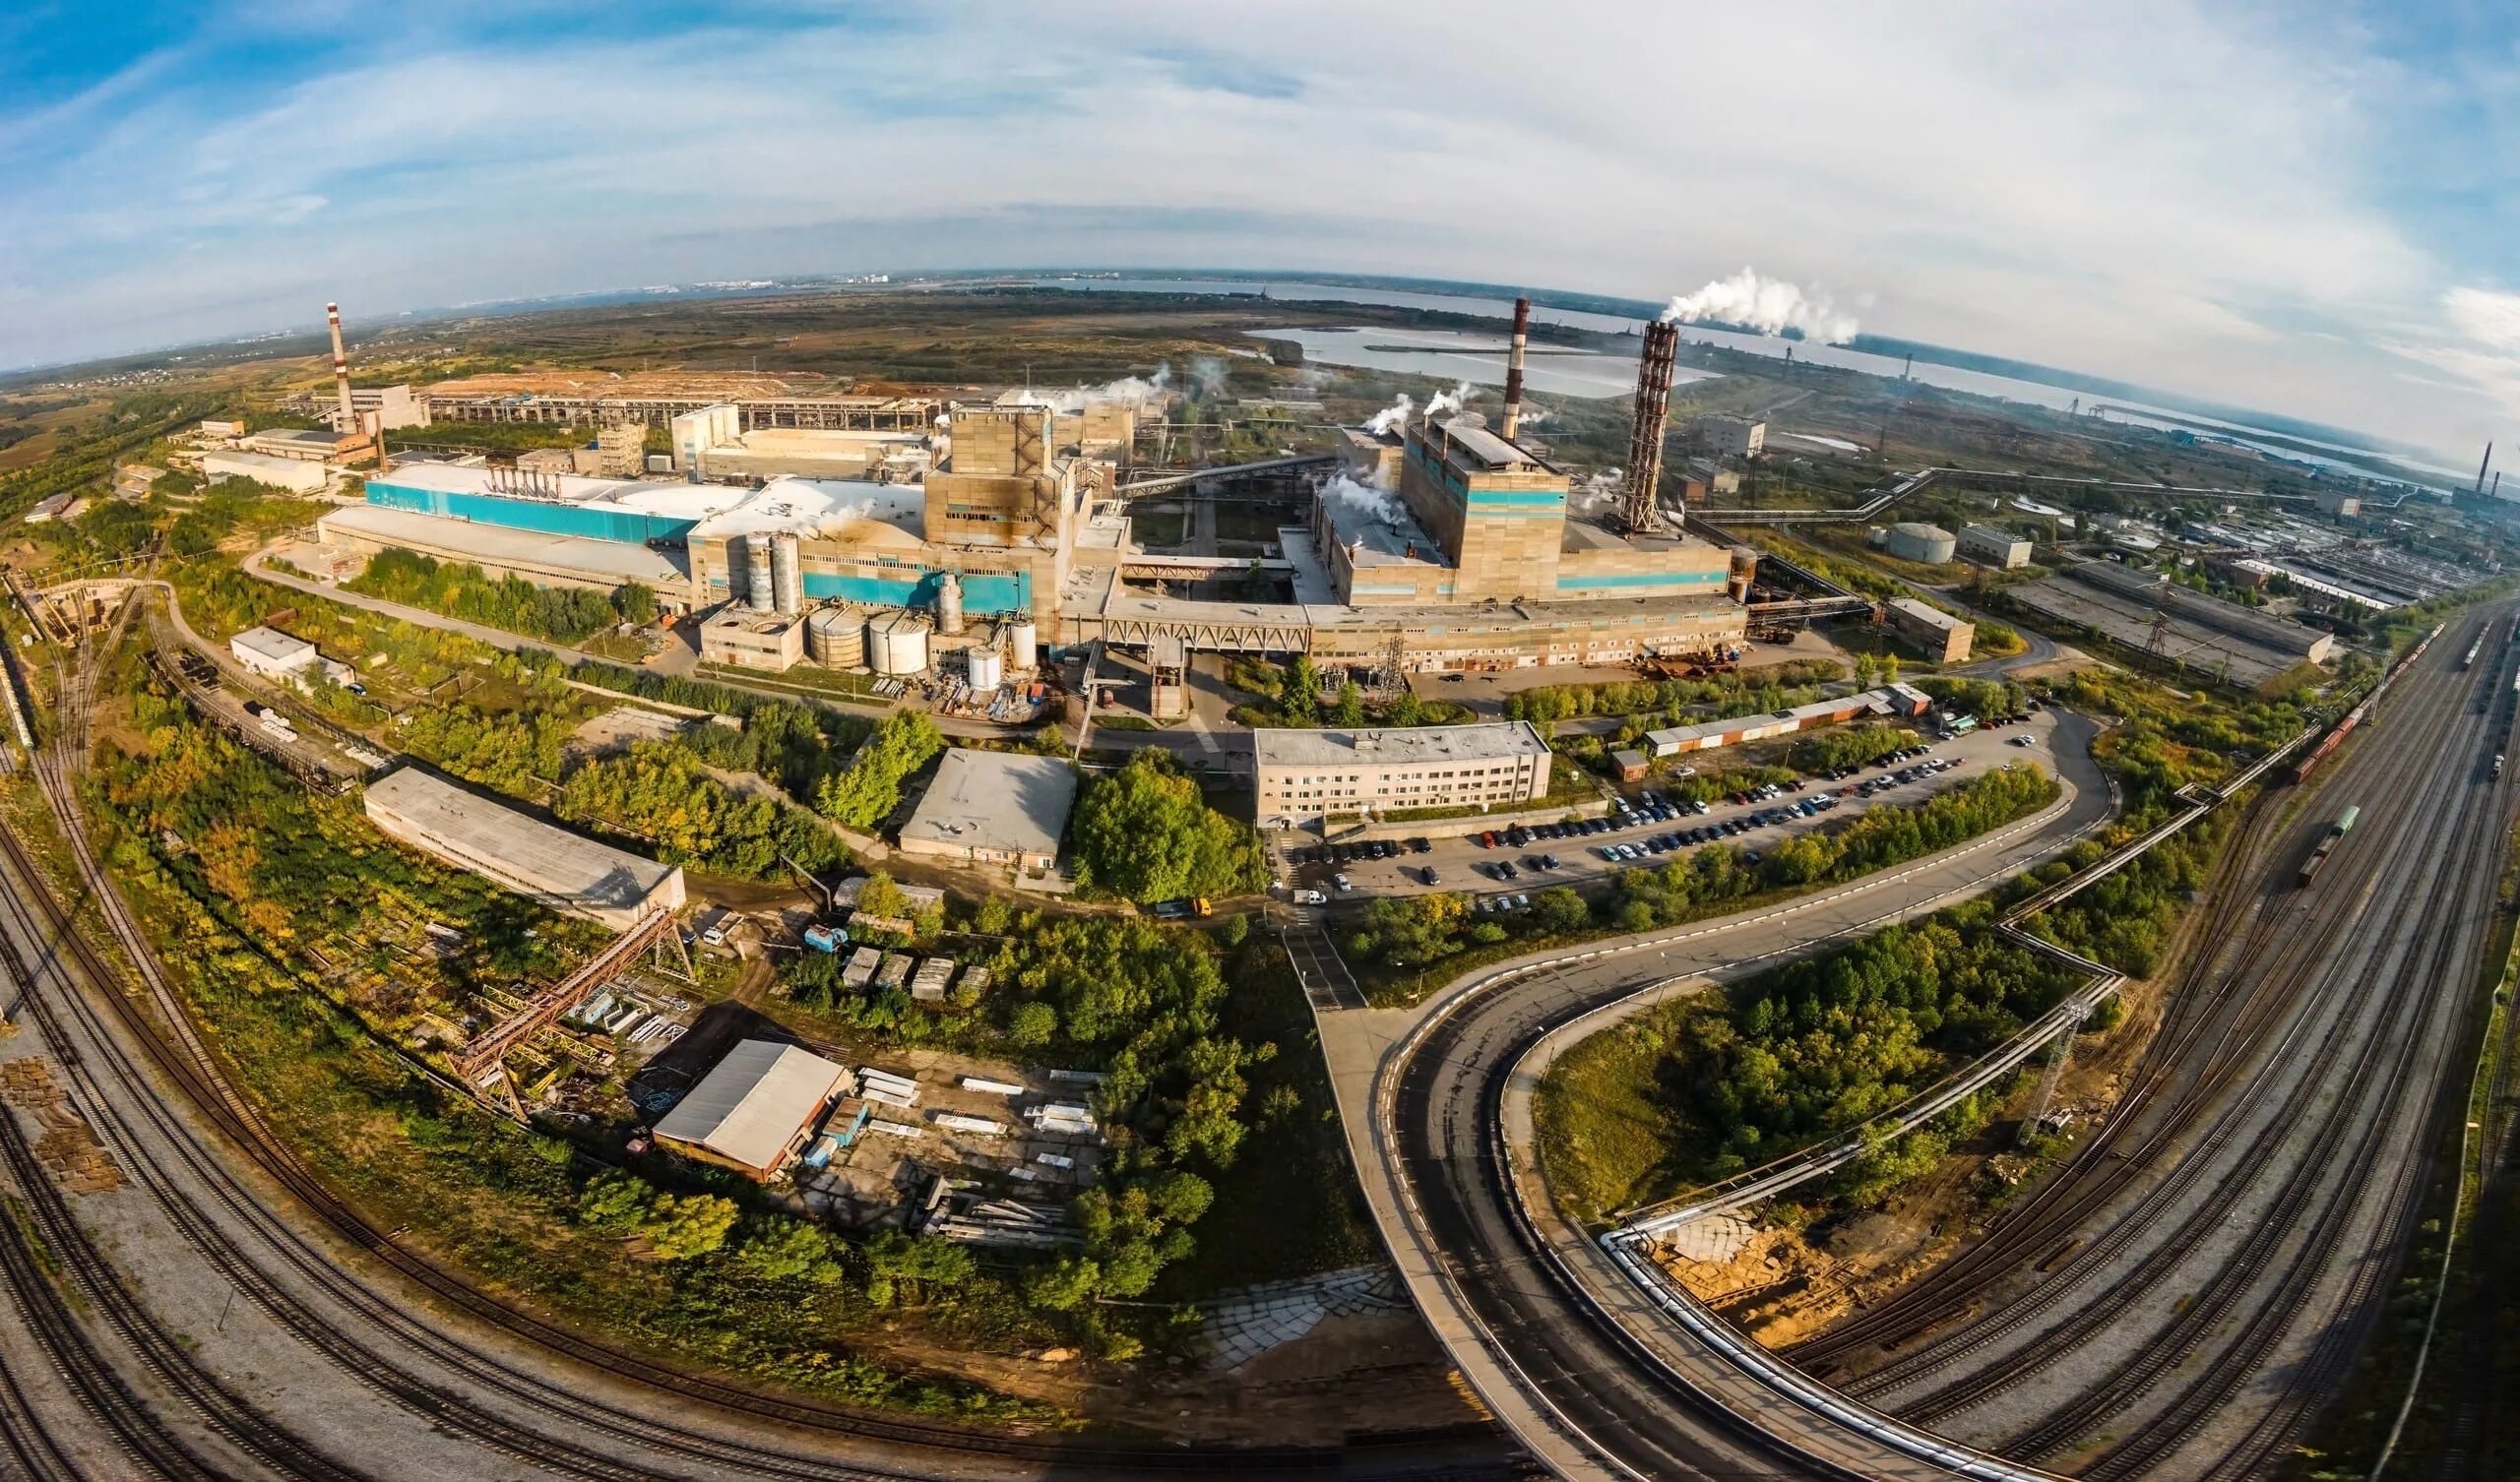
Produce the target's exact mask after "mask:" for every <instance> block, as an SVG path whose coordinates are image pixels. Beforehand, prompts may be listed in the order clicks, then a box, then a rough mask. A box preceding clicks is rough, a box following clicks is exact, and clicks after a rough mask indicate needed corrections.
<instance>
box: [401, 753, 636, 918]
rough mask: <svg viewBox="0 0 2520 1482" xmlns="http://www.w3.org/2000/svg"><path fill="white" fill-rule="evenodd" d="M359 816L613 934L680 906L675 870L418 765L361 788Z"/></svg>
mask: <svg viewBox="0 0 2520 1482" xmlns="http://www.w3.org/2000/svg"><path fill="white" fill-rule="evenodd" d="M367 817H368V822H370V823H372V824H374V825H375V826H376V827H377V828H378V829H379V830H381V831H382V832H384V833H386V834H391V835H393V836H394V837H395V838H398V839H401V840H402V841H403V842H405V843H407V844H410V846H411V847H412V848H415V849H417V850H419V851H420V852H421V853H423V854H428V855H432V856H434V857H436V858H438V859H442V860H444V861H446V862H447V863H448V864H451V865H454V866H456V867H457V868H459V869H464V870H470V871H472V872H473V874H475V875H478V876H480V877H481V878H482V879H484V880H488V881H490V882H492V883H493V884H496V885H498V886H500V887H502V888H503V889H506V890H510V891H514V892H515V893H516V894H518V895H525V896H528V897H530V898H532V899H535V900H538V901H540V902H541V903H543V904H544V905H547V906H549V907H551V908H552V909H553V910H557V911H566V912H568V913H570V914H571V915H578V916H587V917H591V918H593V919H594V920H597V921H600V922H602V923H603V924H604V925H606V926H609V927H612V928H614V929H616V930H624V929H627V928H629V927H631V926H633V925H635V924H637V923H638V921H639V919H640V918H641V917H642V916H645V915H646V914H647V913H648V912H649V911H651V910H655V909H658V908H663V909H666V910H679V909H680V908H681V907H682V903H683V888H682V871H681V870H680V869H678V868H676V867H674V866H671V865H662V864H659V863H657V862H656V861H655V860H653V859H643V858H641V857H640V856H639V855H636V854H632V853H628V852H627V851H624V850H621V849H616V848H613V847H612V846H611V845H609V844H601V843H598V842H596V841H595V840H594V839H591V838H588V837H586V836H584V835H583V834H572V833H570V832H569V831H568V830H566V829H560V828H555V827H553V826H552V825H550V824H546V823H544V822H542V821H541V820H540V819H537V818H534V817H532V816H531V815H529V814H525V813H521V812H519V811H517V810H516V809H515V808H512V807H510V806H508V805H507V804H505V803H503V802H500V801H498V800H497V799H495V798H489V797H483V796H481V795H480V794H478V793H475V792H473V791H470V790H468V789H466V788H463V787H460V786H457V785H456V784H455V783H453V782H450V781H448V780H446V779H445V778H443V777H440V776H438V775H436V774H435V773H432V772H423V771H421V770H420V769H419V768H417V767H409V766H407V767H404V768H402V769H400V770H398V771H395V772H388V773H386V774H385V775H384V776H382V777H379V778H377V779H376V780H375V781H373V782H370V783H368V784H367Z"/></svg>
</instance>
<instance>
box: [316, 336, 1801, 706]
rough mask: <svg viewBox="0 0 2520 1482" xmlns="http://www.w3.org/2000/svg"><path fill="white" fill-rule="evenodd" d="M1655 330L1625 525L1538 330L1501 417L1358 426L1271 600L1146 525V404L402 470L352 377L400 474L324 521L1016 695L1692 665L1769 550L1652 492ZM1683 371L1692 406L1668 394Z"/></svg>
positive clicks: (1733, 621) (691, 438)
mask: <svg viewBox="0 0 2520 1482" xmlns="http://www.w3.org/2000/svg"><path fill="white" fill-rule="evenodd" d="M1648 338H1649V344H1648V352H1647V356H1646V363H1645V367H1644V378H1643V380H1642V381H1641V382H1640V397H1639V407H1640V409H1639V425H1638V429H1637V442H1638V444H1639V446H1640V447H1646V446H1649V445H1650V446H1651V447H1652V449H1653V450H1654V452H1655V455H1656V456H1655V458H1654V460H1653V463H1652V464H1650V465H1649V466H1648V467H1647V468H1646V469H1645V470H1643V473H1644V476H1643V477H1642V478H1641V479H1640V478H1639V477H1637V476H1636V474H1635V473H1633V472H1632V473H1631V478H1630V487H1631V494H1630V497H1629V498H1628V499H1626V500H1625V501H1624V502H1623V505H1622V508H1621V510H1620V512H1619V513H1618V514H1617V515H1616V516H1615V517H1613V518H1610V519H1606V520H1602V521H1591V520H1586V519H1581V518H1577V517H1575V516H1574V515H1572V514H1570V512H1569V509H1568V482H1569V481H1568V476H1567V473H1566V472H1565V470H1563V469H1561V468H1559V467H1557V466H1555V465H1553V464H1551V463H1549V462H1548V461H1547V460H1546V459H1544V458H1543V457H1541V456H1540V455H1539V454H1537V453H1535V452H1533V451H1532V450H1531V449H1529V448H1527V447H1525V446H1524V445H1523V444H1522V443H1521V442H1519V441H1518V440H1517V437H1516V431H1517V425H1518V419H1519V410H1520V403H1521V365H1520V355H1519V342H1520V341H1519V339H1518V340H1517V345H1518V349H1517V356H1516V359H1515V362H1514V364H1513V366H1512V368H1511V371H1510V374H1509V381H1508V385H1507V388H1506V405H1505V409H1504V414H1503V417H1502V419H1501V421H1500V422H1499V423H1498V424H1496V425H1492V426H1491V425H1489V424H1488V423H1487V422H1486V421H1485V420H1484V419H1482V418H1481V417H1479V416H1475V415H1452V416H1437V417H1429V416H1421V417H1418V418H1416V419H1402V420H1400V421H1398V422H1397V423H1396V424H1394V425H1391V426H1387V427H1378V428H1377V429H1376V430H1374V431H1372V432H1366V431H1364V430H1361V429H1359V430H1358V431H1357V432H1356V433H1355V434H1354V435H1353V436H1352V438H1351V440H1350V441H1351V443H1352V448H1351V450H1350V453H1349V455H1348V458H1347V463H1348V467H1347V469H1345V470H1343V471H1342V472H1340V473H1338V474H1337V475H1335V476H1333V477H1331V478H1330V479H1329V480H1328V482H1327V483H1325V484H1324V485H1322V486H1321V488H1320V489H1319V490H1318V491H1317V493H1316V494H1315V495H1314V497H1313V499H1312V503H1311V508H1310V512H1309V518H1308V519H1307V520H1305V521H1304V522H1303V523H1301V524H1291V525H1288V526H1286V527H1285V528H1282V529H1280V530H1278V531H1277V532H1276V534H1277V539H1276V540H1275V542H1274V546H1275V550H1276V554H1275V555H1274V556H1272V557H1270V558H1268V559H1265V560H1263V561H1260V562H1259V563H1257V565H1258V567H1259V569H1260V575H1261V576H1262V577H1264V578H1265V579H1266V581H1265V584H1263V587H1264V589H1262V588H1261V587H1255V584H1254V583H1253V582H1252V581H1251V580H1250V578H1251V575H1252V568H1253V566H1254V563H1253V562H1251V561H1249V560H1246V559H1239V558H1230V557H1196V556H1176V555H1154V554H1149V553H1148V552H1146V551H1145V550H1144V549H1142V548H1141V547H1140V546H1138V545H1137V544H1136V543H1135V542H1134V540H1133V539H1132V537H1131V529H1130V526H1131V520H1130V515H1129V510H1128V505H1127V502H1126V491H1124V490H1122V489H1121V488H1120V487H1119V478H1120V473H1121V468H1122V465H1123V463H1124V462H1125V460H1126V459H1127V458H1128V456H1129V449H1130V448H1131V446H1132V442H1133V439H1134V433H1135V425H1136V420H1137V418H1138V417H1139V416H1140V415H1141V414H1142V413H1144V412H1146V411H1147V410H1149V409H1151V408H1150V407H1149V405H1148V402H1147V401H1146V400H1145V394H1143V393H1141V394H1139V395H1138V396H1135V397H1126V396H1107V397H1089V398H1086V399H1082V400H1081V401H1080V400H1079V399H1074V398H1071V399H1068V400H1067V401H1063V402H1062V403H1061V404H1059V405H1050V404H1042V403H1041V402H1040V401H1036V400H1035V399H1034V398H1033V397H1032V396H1031V395H1030V394H1028V393H1023V392H1014V393H1009V394H1007V395H1006V396H1003V397H1000V398H998V399H997V400H995V401H921V400H918V399H914V398H886V399H879V398H871V397H865V398H820V399H793V401H792V404H790V402H789V401H782V400H779V399H770V400H755V401H724V402H720V403H716V404H707V405H691V404H686V403H684V402H679V401H655V399H650V400H648V401H640V402H639V403H638V404H637V405H635V406H631V407H628V408H627V409H626V410H624V409H622V408H613V409H611V410H603V409H601V408H599V407H597V406H594V405H590V406H587V407H577V406H574V405H572V406H568V407H559V408H552V409H551V411H552V414H553V415H555V416H568V417H576V416H581V415H583V416H588V417H596V416H610V415H619V416H621V417H622V418H623V419H624V422H623V425H629V424H630V423H632V422H648V421H651V420H662V422H663V423H664V425H665V426H666V427H667V428H668V430H669V436H670V440H671V445H672V447H673V448H674V450H675V452H674V453H673V454H672V455H670V456H665V455H655V456H651V457H650V458H649V459H648V461H647V464H646V466H645V467H643V468H640V469H639V470H638V471H637V472H636V473H633V474H631V475H630V476H601V475H598V474H593V473H586V472H580V471H575V467H576V465H575V464H571V465H570V466H569V467H568V468H566V469H564V468H563V467H562V466H560V464H561V463H563V462H565V461H566V457H565V454H564V455H563V456H562V457H561V458H555V459H553V460H546V461H541V462H538V463H537V462H536V461H533V460H532V459H531V458H530V457H529V458H528V459H526V460H520V461H519V463H518V465H516V466H507V465H491V464H489V463H486V462H484V461H482V460H477V459H474V460H465V461H462V462H454V463H443V462H420V461H405V462H390V461H388V460H386V459H385V457H384V456H383V454H382V452H381V446H382V438H383V433H384V432H385V430H386V429H385V428H384V427H383V426H382V425H381V423H382V421H383V418H382V417H381V416H380V415H379V413H378V412H377V411H376V410H365V409H361V408H359V407H357V406H355V405H353V404H352V403H351V402H350V401H349V400H348V397H349V394H348V393H347V390H346V391H345V392H344V402H343V405H344V410H343V411H342V413H341V416H340V420H341V421H342V422H343V423H344V424H345V425H347V426H349V427H351V428H353V429H357V430H363V431H365V432H367V433H368V434H369V435H370V436H372V437H375V438H376V439H378V442H379V446H380V452H379V456H378V462H379V463H382V464H383V465H382V466H379V467H377V468H375V469H374V470H373V471H371V472H369V473H368V475H367V477H366V492H365V502H364V504H362V505H357V506H350V507H346V508H343V509H341V510H338V511H336V512H334V513H333V514H331V515H328V516H327V517H326V518H325V519H324V520H323V521H322V522H321V534H322V536H323V538H324V539H325V540H326V542H327V543H328V544H333V545H336V546H339V547H343V548H346V549H348V550H351V551H366V552H374V551H376V550H380V549H383V548H386V547H398V548H401V549H405V550H410V551H414V552H418V553H421V554H425V555H429V556H434V557H438V558H441V559H446V560H454V561H463V562H470V563H473V564H475V565H478V566H480V567H481V568H483V569H484V570H485V571H488V572H490V573H492V574H494V575H505V574H513V575H515V576H519V577H522V578H524V579H526V580H528V581H532V582H536V583H538V584H542V585H552V586H574V587H589V588H595V589H602V590H609V589H611V588H613V587H619V586H620V585H621V584H623V583H625V582H629V581H638V582H642V583H645V584H646V585H648V586H649V587H653V588H655V590H656V592H657V595H658V598H659V600H660V602H661V604H662V605H663V606H664V607H665V608H666V610H668V611H671V612H677V613H701V614H705V617H704V620H703V625H702V629H701V648H702V657H703V659H704V661H707V662H711V663H723V664H728V665H735V666H740V667H746V668H753V669H762V670H770V671H777V670H783V669H786V668H788V667H790V666H792V665H795V664H799V663H812V664H822V665H828V666H832V667H836V668H848V669H858V668H871V669H873V670H874V671H876V672H877V673H882V674H915V673H919V672H921V671H924V670H926V669H928V668H930V667H937V668H942V669H946V670H948V671H949V672H951V673H953V674H954V676H955V677H957V678H961V677H964V674H965V672H966V671H968V674H969V678H970V679H971V681H972V683H973V685H974V687H975V688H976V689H977V688H981V687H982V686H983V685H984V684H985V685H986V686H987V687H990V688H993V687H994V686H995V684H996V683H997V682H999V680H1000V679H1001V678H1003V677H1009V676H1008V674H1007V671H1008V669H1009V668H1010V667H1011V669H1012V670H1014V671H1017V672H1020V671H1022V670H1024V669H1027V668H1030V667H1031V666H1033V665H1034V664H1035V663H1037V662H1038V661H1039V658H1040V647H1041V646H1042V645H1044V644H1049V645H1077V644H1089V643H1095V642H1102V643H1104V644H1109V645H1116V646H1121V647H1127V648H1145V649H1147V650H1148V651H1149V652H1150V653H1156V652H1158V651H1161V652H1162V653H1165V654H1178V653H1185V652H1192V651H1203V650H1204V651H1218V650H1232V651H1255V652H1277V653H1308V654H1310V655H1312V656H1313V657H1314V658H1315V659H1316V661H1319V662H1323V663H1327V664H1345V665H1363V666H1371V667H1374V668H1377V669H1382V670H1385V671H1389V670H1391V669H1394V668H1397V669H1399V670H1404V671H1411V670H1461V669H1502V668H1516V667H1529V666H1536V665H1543V664H1582V663H1623V662H1628V661H1632V660H1637V659H1642V658H1650V657H1668V658H1673V659H1683V658H1688V657H1695V656H1702V655H1706V654H1710V653H1715V652H1719V651H1722V650H1725V649H1728V648H1733V647H1735V646H1737V645H1739V644H1740V643H1741V642H1742V640H1743V638H1744V636H1745V630H1746V627H1747V610H1746V606H1745V603H1746V601H1747V598H1748V595H1749V591H1750V583H1751V579H1752V576H1753V573H1754V568H1755V557H1753V556H1752V555H1751V554H1750V553H1749V552H1747V551H1746V550H1743V551H1735V550H1733V549H1728V548H1726V547H1724V546H1720V545H1715V544H1711V543H1709V542H1707V541H1705V540H1703V539H1700V538H1698V537H1696V536H1694V535H1692V534H1689V533H1686V532H1685V531H1683V530H1682V529H1681V528H1680V526H1679V525H1678V524H1677V523H1676V522H1674V521H1672V520H1671V519H1670V517H1669V516H1668V515H1666V514H1665V513H1664V512H1663V511H1661V510H1660V509H1658V508H1657V507H1656V504H1655V501H1654V500H1653V498H1652V497H1651V494H1652V488H1653V477H1654V475H1655V473H1656V472H1658V471H1659V448H1660V443H1661V436H1662V421H1663V417H1664V415H1665V411H1666V400H1665V395H1664V394H1667V393H1668V388H1669V385H1670V380H1669V376H1670V350H1669V346H1668V345H1665V346H1663V347H1662V349H1661V352H1660V358H1659V359H1658V358H1657V351H1656V346H1655V344H1654V343H1653V342H1652V340H1654V337H1648ZM338 369H339V367H338V365H337V370H338ZM341 374H342V375H343V376H344V377H345V380H344V385H345V387H347V380H346V376H347V373H346V372H341ZM1658 376H1659V378H1660V388H1661V392H1662V393H1664V394H1649V393H1652V392H1653V391H1654V387H1653V385H1652V383H1654V382H1655V381H1656V379H1657V378H1658ZM370 400H371V401H375V400H376V398H374V397H373V396H371V398H370ZM439 400H440V399H438V398H436V397H435V396H434V395H433V393H432V394H423V395H421V396H420V397H419V398H418V399H417V401H418V404H419V405H420V406H421V407H422V409H423V410H424V411H427V412H430V413H433V414H437V415H442V416H445V417H448V418H451V419H463V418H481V417H491V416H496V415H499V414H501V413H502V412H504V413H506V414H509V415H513V416H516V417H519V418H524V417H525V416H526V414H527V412H528V411H529V410H531V411H533V412H534V413H535V414H536V415H537V416H538V415H540V414H541V412H542V411H543V410H544V408H541V407H540V406H539V405H538V404H537V403H536V402H535V401H534V400H533V399H531V398H516V399H506V400H494V401H486V402H481V403H479V404H475V401H474V400H469V399H464V398H450V399H446V404H445V405H444V406H442V407H441V406H439V405H437V402H438V401H439ZM652 401H653V404H651V403H652ZM395 404H396V405H398V406H399V405H400V404H401V399H395ZM1152 409H1156V410H1160V407H1157V408H1152ZM1649 424H1650V427H1649ZM583 451H585V452H587V453H590V454H593V453H597V452H599V451H600V450H599V449H594V448H591V449H588V450H583ZM1329 461H1330V460H1324V462H1329ZM1359 475H1361V476H1359ZM1219 588H1224V589H1227V590H1229V592H1230V593H1231V594H1230V595H1228V596H1217V595H1211V594H1209V593H1213V592H1215V591H1216V590H1218V589H1219ZM1255 589H1257V591H1258V594H1257V596H1256V597H1255V596H1253V595H1252V593H1253V592H1254V591H1255ZM957 655H959V656H957Z"/></svg>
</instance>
